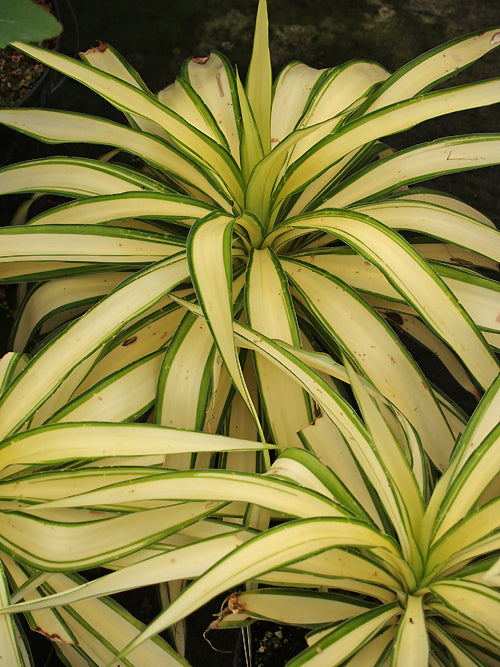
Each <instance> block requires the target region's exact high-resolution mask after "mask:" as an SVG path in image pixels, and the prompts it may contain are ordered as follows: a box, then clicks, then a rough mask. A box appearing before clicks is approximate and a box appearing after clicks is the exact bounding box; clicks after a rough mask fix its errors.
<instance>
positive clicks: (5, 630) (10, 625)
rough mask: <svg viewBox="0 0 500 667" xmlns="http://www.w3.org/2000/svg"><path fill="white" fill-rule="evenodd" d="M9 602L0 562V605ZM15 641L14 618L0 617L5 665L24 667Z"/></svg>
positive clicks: (16, 633)
mask: <svg viewBox="0 0 500 667" xmlns="http://www.w3.org/2000/svg"><path fill="white" fill-rule="evenodd" d="M9 600H10V596H9V586H8V584H7V577H6V574H5V570H4V567H3V563H2V562H1V561H0V602H1V603H2V605H6V604H9ZM17 639H18V631H17V628H16V625H15V623H14V617H13V616H2V618H1V619H0V646H1V647H2V658H4V659H6V662H5V664H6V665H12V667H25V665H26V663H25V661H24V657H23V655H22V652H21V650H20V647H19V645H18V642H17ZM21 641H22V640H21ZM28 664H29V663H28Z"/></svg>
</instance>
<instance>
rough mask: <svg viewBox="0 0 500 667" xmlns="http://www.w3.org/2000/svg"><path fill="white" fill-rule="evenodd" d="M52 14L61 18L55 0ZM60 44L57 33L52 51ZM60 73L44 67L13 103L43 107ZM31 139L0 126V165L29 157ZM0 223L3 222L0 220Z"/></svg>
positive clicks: (59, 37) (59, 36) (21, 105)
mask: <svg viewBox="0 0 500 667" xmlns="http://www.w3.org/2000/svg"><path fill="white" fill-rule="evenodd" d="M51 2H52V10H53V14H54V16H55V17H56V18H57V20H58V21H60V20H61V13H60V8H59V4H58V1H57V0H51ZM60 45H61V35H58V36H57V37H56V40H55V44H54V47H53V50H54V51H59V50H60ZM60 76H61V75H60V74H58V72H55V71H54V70H53V69H51V68H50V67H47V68H45V70H44V71H43V73H42V74H41V76H40V77H39V78H38V79H37V80H36V82H35V84H34V85H33V87H32V88H31V90H30V91H29V92H28V93H27V94H26V95H25V96H24V97H23V98H22V99H21V100H20V101H19V102H18V103H17V104H16V105H15V106H16V108H19V107H44V106H45V105H46V103H47V98H48V96H49V94H50V93H51V92H52V90H53V89H54V88H55V86H56V85H57V81H58V80H59V79H60ZM33 145H34V144H33V140H32V139H31V140H30V139H29V138H28V137H25V136H24V135H22V134H20V133H19V132H16V131H15V130H11V129H10V128H8V127H4V126H3V125H1V126H0V146H1V149H0V165H2V166H4V165H7V164H12V163H14V162H20V161H22V160H25V159H28V158H29V157H31V155H30V154H29V153H30V147H31V146H33ZM0 224H5V221H4V220H2V221H1V223H0Z"/></svg>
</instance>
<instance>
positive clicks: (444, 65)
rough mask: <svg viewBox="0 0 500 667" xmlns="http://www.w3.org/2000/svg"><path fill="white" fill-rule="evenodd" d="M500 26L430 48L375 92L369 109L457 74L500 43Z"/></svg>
mask: <svg viewBox="0 0 500 667" xmlns="http://www.w3.org/2000/svg"><path fill="white" fill-rule="evenodd" d="M498 32H499V28H498V27H497V28H491V29H490V30H486V31H484V32H475V33H472V34H471V35H467V36H466V37H460V38H459V39H455V40H453V41H451V42H447V43H446V44H442V45H440V46H438V47H436V48H435V49H432V50H430V51H427V53H424V54H423V55H421V56H418V57H417V58H415V59H414V60H412V61H411V62H409V63H407V64H406V65H404V66H403V67H401V69H399V70H398V71H397V72H395V73H394V74H393V75H392V76H391V77H390V78H389V79H387V81H386V82H385V83H384V84H383V85H382V86H381V87H380V89H379V90H378V91H377V92H376V93H375V94H374V96H373V98H372V99H371V100H370V102H369V105H368V111H375V110H376V109H380V108H382V107H384V106H386V105H387V104H393V103H394V102H399V100H405V99H408V98H409V97H413V95H416V94H418V93H421V92H423V91H425V90H428V89H429V88H431V87H433V86H434V85H435V84H437V83H439V82H440V81H443V80H445V79H447V78H448V77H450V76H454V75H455V74H457V73H458V72H460V70H462V69H464V67H467V66H468V65H470V64H471V63H473V62H474V61H475V60H477V59H478V58H481V57H482V56H484V55H485V54H486V53H488V52H489V51H492V50H493V49H495V48H496V47H497V46H498V45H499V43H500V42H499V40H498Z"/></svg>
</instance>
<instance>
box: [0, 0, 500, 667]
mask: <svg viewBox="0 0 500 667" xmlns="http://www.w3.org/2000/svg"><path fill="white" fill-rule="evenodd" d="M268 4H269V17H270V24H271V33H270V34H271V55H272V63H273V69H274V74H275V75H276V74H277V73H278V72H279V70H280V69H281V68H282V67H283V66H284V65H286V64H287V63H288V62H290V61H291V60H300V61H302V62H305V63H306V64H308V65H310V66H312V67H318V68H323V67H331V66H334V65H338V64H341V63H343V62H345V61H348V60H353V59H367V60H375V61H377V62H379V63H381V64H382V65H384V66H385V67H387V68H388V69H389V70H391V71H394V70H395V69H397V68H398V67H400V66H402V65H404V64H405V63H406V62H408V61H409V60H411V59H412V58H414V57H416V56H418V55H419V54H421V53H423V52H425V51H426V50H428V49H431V48H433V47H434V46H437V45H439V44H441V43H443V42H445V41H448V40H450V39H453V38H455V37H459V36H461V35H465V34H468V33H471V32H474V31H478V30H484V29H486V28H489V27H493V26H495V25H500V7H499V5H498V4H497V3H496V2H495V1H494V0H434V1H433V0H387V1H385V2H384V1H383V0H309V1H307V2H306V1H304V0H268ZM59 5H60V11H61V18H62V22H63V25H64V28H65V30H64V33H63V35H62V38H61V47H62V51H63V53H66V54H69V55H73V56H76V55H77V53H78V51H84V50H86V49H88V48H90V47H93V46H96V45H97V44H98V42H99V41H102V42H106V43H109V44H111V45H112V46H114V47H115V48H116V49H117V50H118V51H119V52H120V53H121V54H122V55H123V56H124V57H125V58H126V59H127V60H128V61H129V62H130V63H131V64H132V66H133V67H135V68H136V69H137V70H138V71H139V73H140V74H141V76H142V77H143V79H144V80H145V82H146V83H147V85H148V86H149V87H150V88H151V89H152V90H153V91H157V90H159V89H161V88H163V87H165V86H166V85H168V84H169V83H171V82H172V81H174V79H175V76H176V74H177V73H178V72H179V70H180V67H181V64H182V62H183V60H184V59H185V58H188V57H191V56H203V55H207V54H208V53H209V52H210V50H211V49H216V50H219V51H222V52H223V53H225V54H226V55H227V56H228V57H229V59H230V60H231V61H232V62H233V63H234V64H236V65H237V66H238V68H239V71H240V72H241V73H242V74H244V73H245V72H246V69H247V67H248V62H249V58H250V52H251V45H252V36H253V24H254V15H255V11H256V7H257V1H256V0H251V1H248V0H181V1H179V2H172V1H171V0H142V2H140V1H139V2H138V1H137V0H71V4H70V3H69V0H59ZM498 62H499V58H498V52H497V53H493V54H489V55H488V56H486V57H485V58H483V59H482V60H481V61H479V62H478V63H476V64H475V65H473V66H472V67H471V68H469V69H468V70H466V71H465V72H463V73H461V74H460V75H459V77H455V79H452V80H451V81H450V82H449V85H455V82H456V83H457V84H458V83H465V82H467V81H474V80H481V79H488V78H492V77H494V76H498V75H499V74H498ZM55 85H56V88H55V89H54V90H53V92H52V93H51V94H50V95H49V96H48V99H47V106H48V107H49V108H56V109H69V110H74V111H78V112H80V113H89V114H93V115H100V116H107V117H110V118H114V119H117V120H120V119H121V116H120V114H119V112H117V111H116V110H114V109H113V108H112V107H111V106H110V105H109V104H107V103H106V102H104V101H103V100H101V99H100V98H99V97H98V96H97V95H95V94H94V93H92V92H90V91H88V90H87V89H86V88H85V87H83V86H81V85H80V84H78V83H76V82H73V81H71V80H62V79H61V78H59V79H58V80H56V81H55ZM498 120H499V114H498V106H495V107H487V108H485V109H475V110H473V111H470V112H462V113H459V114H453V115H452V116H445V117H444V118H441V119H437V120H435V121H429V122H427V123H424V124H422V125H420V126H418V127H417V128H414V129H413V130H411V131H409V132H406V133H403V134H402V135H399V136H398V137H391V138H390V140H389V143H390V144H392V145H393V146H395V147H397V148H402V147H405V146H410V145H413V144H415V143H420V142H423V141H430V140H432V139H435V138H438V137H441V136H449V135H460V134H469V133H471V132H498V131H499V127H498V125H499V123H498ZM74 149H75V150H74ZM30 150H31V152H32V155H31V156H32V157H36V156H37V155H44V154H47V152H49V151H52V152H53V153H56V154H62V153H63V152H65V151H67V153H68V154H75V152H76V154H82V155H83V154H88V150H87V149H85V148H82V149H81V150H79V149H78V147H73V146H72V147H65V146H57V147H55V148H50V147H44V146H40V145H39V144H36V143H35V142H33V143H32V144H31V149H30ZM499 182H500V169H499V168H498V167H488V168H485V169H479V170H476V171H471V172H462V173H460V174H457V175H452V176H446V177H442V178H439V179H435V180H434V181H432V182H430V183H429V185H430V186H432V187H434V188H436V189H440V190H443V191H447V192H450V193H452V194H455V195H456V196H459V197H460V198H462V199H463V200H464V201H466V202H467V203H469V204H471V205H473V206H475V207H477V208H479V209H480V210H481V211H482V212H483V213H485V214H487V215H488V216H490V217H491V218H492V219H494V220H496V221H497V224H498V221H499V219H500V218H499V215H498V201H499V194H500V189H499ZM5 210H6V209H0V213H1V212H2V211H3V213H1V216H2V218H3V219H2V220H1V221H0V223H1V224H8V220H7V219H6V214H5V213H4V211H5ZM0 297H1V294H0ZM0 301H1V298H0ZM1 305H2V304H1V303H0V309H1ZM0 315H1V313H0ZM2 326H3V327H5V323H4V322H3V321H2V320H1V318H0V327H2ZM2 333H4V332H2V331H0V334H2ZM3 338H4V337H3V336H1V335H0V339H3ZM1 342H2V341H1V340H0V343H1ZM0 352H2V350H1V349H0ZM148 596H149V597H148ZM127 597H128V601H129V603H130V604H131V605H132V606H136V607H137V613H138V616H141V615H142V614H141V609H142V610H143V609H144V606H145V602H144V599H145V597H147V599H148V600H149V601H150V602H151V607H150V611H151V612H152V613H153V615H154V607H155V602H154V594H153V593H152V591H151V592H149V593H146V592H143V593H141V594H139V595H138V596H136V595H135V594H128V596H127ZM146 607H147V605H146ZM216 612H217V606H216V605H214V606H213V608H212V609H205V610H204V611H202V612H201V617H199V616H198V621H196V622H195V623H194V626H193V628H192V631H191V633H190V638H191V639H190V641H189V654H188V657H189V659H190V661H191V663H192V665H193V666H194V667H209V666H210V665H214V666H217V667H223V666H224V665H231V664H232V658H231V656H230V655H228V654H227V653H216V652H215V651H213V650H212V649H211V648H210V646H209V645H208V643H206V642H205V641H204V640H203V639H202V638H201V633H202V632H203V629H204V628H205V627H206V626H207V625H208V624H209V623H210V621H211V620H212V618H213V617H211V616H210V614H211V613H216ZM142 620H144V621H146V622H147V621H148V620H150V619H148V618H143V619H142ZM215 635H217V636H215ZM224 635H225V636H226V639H223V636H224ZM210 639H211V641H212V642H213V643H214V644H215V645H216V646H218V647H219V648H222V649H224V648H226V649H227V648H228V643H229V644H231V643H232V642H234V634H233V633H231V636H229V634H228V633H226V632H221V633H220V634H217V633H211V636H210ZM40 642H41V646H40V649H41V652H40V654H39V655H38V657H37V659H36V664H37V665H38V664H39V665H40V666H41V667H50V666H51V665H58V664H60V663H59V661H58V660H57V658H56V657H55V655H54V653H53V652H52V651H51V647H50V644H49V643H48V642H47V641H46V640H43V639H40ZM158 667H160V666H158ZM275 667H281V666H280V665H276V666H275Z"/></svg>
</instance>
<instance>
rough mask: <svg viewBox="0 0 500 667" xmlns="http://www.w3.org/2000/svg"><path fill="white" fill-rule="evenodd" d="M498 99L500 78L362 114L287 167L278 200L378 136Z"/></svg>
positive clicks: (400, 130) (302, 186) (499, 95)
mask: <svg viewBox="0 0 500 667" xmlns="http://www.w3.org/2000/svg"><path fill="white" fill-rule="evenodd" d="M499 100H500V80H492V81H486V82H482V83H478V84H472V85H468V86H462V87H460V88H454V89H452V90H445V91H439V92H437V93H430V94H428V95H425V96H422V97H419V98H418V99H414V100H409V101H405V102H400V103H398V104H394V105H392V106H390V107H386V108H384V109H382V110H380V111H377V112H374V113H373V114H370V115H368V116H366V115H365V116H362V117H361V118H359V119H357V120H355V121H353V122H351V123H347V124H346V125H344V127H343V128H342V129H341V130H340V131H338V132H335V133H333V134H331V135H329V136H327V137H325V138H324V139H323V140H322V141H320V142H319V143H318V144H316V145H315V146H314V147H313V148H312V149H311V150H310V151H308V152H307V153H306V154H305V155H304V156H303V157H302V158H301V159H299V160H297V161H296V162H295V163H294V164H293V166H292V167H291V168H290V169H288V170H287V172H286V175H285V176H284V178H283V181H282V184H281V190H278V192H279V194H278V201H281V200H282V199H284V198H285V197H287V196H288V195H290V194H291V193H293V192H296V191H297V190H299V189H302V188H304V187H305V186H306V185H307V184H308V183H310V182H311V181H312V180H313V179H315V178H317V177H318V176H319V175H320V174H321V173H322V172H323V171H325V170H326V169H327V168H328V167H330V166H331V165H332V164H333V163H335V162H337V161H338V160H340V159H341V158H342V157H344V155H347V154H348V153H350V152H351V151H353V150H355V149H357V148H360V147H361V146H363V145H365V144H369V143H370V142H371V141H374V140H376V139H378V138H379V137H383V136H387V135H390V134H396V133H397V132H402V131H403V130H407V129H408V128H410V127H413V126H414V125H417V124H418V123H421V122H423V121H425V120H428V119H429V118H435V117H438V116H442V115H444V114H447V113H452V112H453V111H461V110H463V109H470V108H475V107H479V106H486V105H488V104H494V103H496V102H498V101H499ZM278 188H279V186H278ZM275 205H276V204H275Z"/></svg>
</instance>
